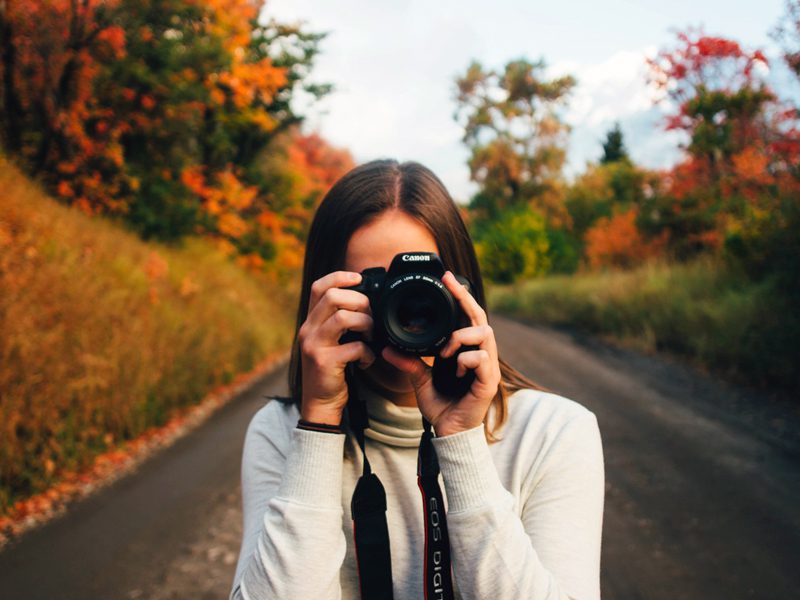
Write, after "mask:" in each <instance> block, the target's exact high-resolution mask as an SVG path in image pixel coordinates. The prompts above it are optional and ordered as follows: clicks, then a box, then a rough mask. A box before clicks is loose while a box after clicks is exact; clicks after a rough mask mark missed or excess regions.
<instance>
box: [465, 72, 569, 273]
mask: <svg viewBox="0 0 800 600" xmlns="http://www.w3.org/2000/svg"><path fill="white" fill-rule="evenodd" d="M545 69H546V67H545V63H544V61H543V60H540V61H537V62H529V61H527V60H525V59H519V60H514V61H511V62H509V63H508V64H506V65H505V67H504V68H503V69H502V70H491V69H485V68H484V67H483V66H482V65H481V64H480V63H478V62H473V63H472V64H471V65H470V66H469V67H468V69H467V71H466V73H465V74H464V75H463V76H462V77H459V78H458V79H457V81H456V101H457V106H458V108H457V111H456V113H455V115H454V116H455V118H456V120H457V121H458V122H459V123H460V124H461V125H462V126H463V128H464V136H463V141H464V143H465V144H466V146H467V147H468V148H469V151H470V158H469V163H468V164H469V169H470V177H471V179H472V180H473V181H475V182H476V183H477V184H478V186H479V191H478V193H477V194H475V196H474V197H473V198H472V200H471V202H470V207H469V208H470V212H471V215H472V218H471V223H472V230H473V234H474V236H475V238H476V242H477V243H478V244H479V247H481V248H482V257H483V264H484V265H485V266H486V267H487V268H488V269H489V271H491V272H492V273H495V276H496V277H499V278H500V279H501V280H504V281H510V280H513V279H516V278H517V277H520V276H531V275H533V274H540V273H542V272H544V271H546V270H547V269H549V268H550V267H551V266H552V264H553V261H552V260H551V257H550V256H548V254H552V252H553V248H560V247H562V246H560V245H559V244H558V243H556V244H553V243H552V242H558V241H559V240H555V239H553V240H548V239H546V238H545V239H544V241H543V242H542V241H541V239H540V235H539V234H540V233H541V232H540V230H539V226H540V225H542V226H543V227H544V229H543V230H542V231H543V232H548V231H549V230H550V229H551V228H559V227H565V226H567V219H568V215H567V214H566V211H565V210H564V207H563V203H562V191H563V181H562V173H561V171H562V167H563V164H564V160H565V155H566V151H565V146H566V135H567V131H568V128H567V126H566V125H565V124H564V123H563V121H562V120H561V118H560V116H559V114H558V110H559V108H560V107H561V106H562V105H563V103H564V102H565V100H566V96H567V94H568V93H569V91H570V89H571V88H572V87H573V85H574V84H575V81H574V79H573V78H572V77H569V76H564V77H557V78H554V79H549V78H547V77H546V75H545ZM498 223H503V224H504V226H506V227H509V228H513V229H514V231H516V232H521V231H527V232H529V233H530V235H531V236H532V237H531V238H530V240H528V241H524V242H523V240H525V239H526V238H525V235H522V234H520V235H513V236H512V235H511V234H509V236H508V237H507V238H506V239H505V240H502V239H501V238H502V235H503V234H502V231H501V229H499V227H500V226H499V225H498ZM534 231H536V232H537V233H535V234H534V233H533V232H534ZM542 235H544V233H542ZM512 242H513V243H517V242H519V247H512V245H513V244H512ZM509 244H512V245H509ZM492 253H496V255H492ZM555 262H556V264H561V262H560V261H559V260H558V259H557V260H556V261H555ZM489 265H491V267H489Z"/></svg>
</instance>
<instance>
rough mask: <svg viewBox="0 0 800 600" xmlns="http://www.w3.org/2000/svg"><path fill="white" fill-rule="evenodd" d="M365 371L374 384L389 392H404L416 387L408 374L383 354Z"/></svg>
mask: <svg viewBox="0 0 800 600" xmlns="http://www.w3.org/2000/svg"><path fill="white" fill-rule="evenodd" d="M363 373H364V375H365V376H366V377H367V378H369V380H370V381H371V382H372V383H373V384H374V385H376V386H379V387H381V388H383V389H385V390H387V391H389V392H393V393H396V394H404V393H407V392H409V391H413V389H414V386H412V385H411V382H410V381H409V380H408V376H407V375H406V374H405V373H403V371H401V370H400V369H398V368H397V367H395V366H394V365H393V364H391V363H389V362H386V360H385V359H384V358H383V357H381V356H377V357H376V358H375V362H373V363H372V365H370V367H369V368H368V369H364V371H363Z"/></svg>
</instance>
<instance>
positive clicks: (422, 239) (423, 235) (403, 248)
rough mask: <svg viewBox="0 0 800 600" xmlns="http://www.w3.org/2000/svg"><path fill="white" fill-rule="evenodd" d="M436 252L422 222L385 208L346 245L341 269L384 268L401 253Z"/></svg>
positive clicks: (403, 213) (358, 230)
mask: <svg viewBox="0 0 800 600" xmlns="http://www.w3.org/2000/svg"><path fill="white" fill-rule="evenodd" d="M412 251H418V252H436V253H437V254H438V252H439V248H438V246H437V244H436V240H435V239H434V237H433V235H432V234H431V232H430V231H429V230H428V228H427V227H425V225H423V224H422V223H420V222H419V221H417V220H416V219H414V218H413V217H411V216H410V215H408V214H407V213H405V212H403V211H400V210H389V211H386V212H384V213H382V214H381V215H379V216H378V217H377V218H375V219H373V220H372V221H370V222H369V223H366V224H365V225H362V226H361V227H359V228H358V229H357V230H356V231H355V232H354V233H353V235H352V236H350V240H349V241H348V244H347V251H346V253H345V264H344V269H345V270H346V271H357V272H358V271H363V270H364V269H366V268H369V267H383V268H384V269H388V268H389V265H390V264H391V262H392V259H393V258H394V257H395V255H397V254H399V253H401V252H412Z"/></svg>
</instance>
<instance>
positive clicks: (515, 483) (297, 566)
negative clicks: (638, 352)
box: [230, 160, 604, 600]
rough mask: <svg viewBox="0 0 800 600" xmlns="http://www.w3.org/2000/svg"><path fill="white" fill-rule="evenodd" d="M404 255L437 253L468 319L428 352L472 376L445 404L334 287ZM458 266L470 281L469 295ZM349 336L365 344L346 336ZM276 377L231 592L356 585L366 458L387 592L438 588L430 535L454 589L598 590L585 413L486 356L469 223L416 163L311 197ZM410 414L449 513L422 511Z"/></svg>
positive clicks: (367, 561)
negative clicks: (355, 413)
mask: <svg viewBox="0 0 800 600" xmlns="http://www.w3.org/2000/svg"><path fill="white" fill-rule="evenodd" d="M409 251H416V252H433V253H436V254H437V255H438V256H439V257H441V260H442V262H443V263H444V265H445V267H446V268H447V269H448V272H447V273H446V274H445V275H444V277H443V278H442V281H443V283H444V284H445V286H446V287H447V289H448V290H449V292H450V293H451V294H452V295H453V297H454V298H455V299H457V301H458V302H459V305H460V307H461V310H462V311H463V313H464V314H465V315H467V317H468V319H469V325H468V326H465V327H463V328H461V329H457V330H456V331H455V332H454V333H453V335H452V336H451V338H450V340H449V341H448V342H447V344H446V345H445V346H444V347H443V348H442V349H441V352H440V356H449V357H452V356H454V355H456V354H457V356H458V358H457V363H458V372H457V375H459V376H461V375H463V374H465V373H466V372H467V370H473V371H474V375H475V378H474V381H473V382H472V384H471V386H470V388H469V390H468V391H467V393H466V394H465V395H464V396H463V397H462V398H460V399H459V400H458V401H452V400H451V399H448V398H444V397H442V396H441V395H440V394H439V392H438V391H437V390H436V388H435V387H434V386H433V385H432V382H431V368H430V367H431V365H432V364H433V357H425V358H419V357H416V356H411V355H405V354H401V353H399V352H398V351H397V350H395V349H394V348H392V347H391V346H386V347H385V348H383V349H382V351H381V352H380V354H379V355H378V356H375V354H373V352H372V350H371V349H370V344H369V343H368V342H369V340H371V334H372V331H373V321H372V316H371V310H370V305H369V300H368V298H367V296H366V295H364V294H362V293H360V292H358V291H356V290H353V289H347V288H350V287H352V286H355V285H357V284H358V283H359V282H360V281H361V275H360V273H361V271H363V270H364V269H366V268H370V267H377V266H382V267H384V268H386V269H388V267H389V264H390V262H391V261H392V259H393V258H394V257H395V255H397V254H398V253H402V252H409ZM454 274H460V275H463V276H465V277H466V278H467V279H469V281H470V282H471V283H472V284H473V289H472V293H471V294H470V293H469V292H468V291H467V288H466V287H465V286H462V285H461V284H460V283H459V282H458V281H457V280H456V278H455V277H454ZM348 331H350V332H355V334H356V335H361V336H363V338H362V341H358V340H356V341H350V342H346V343H345V342H344V340H342V339H341V338H342V336H343V334H345V333H346V332H348ZM348 335H350V334H348ZM340 342H341V343H340ZM468 346H469V347H471V348H475V347H477V348H476V349H468V350H465V349H464V347H468ZM540 351H546V349H541V350H540ZM348 365H349V366H348ZM356 365H357V367H358V368H354V367H356ZM348 373H349V374H350V376H349V377H348V376H347V374H348ZM289 388H290V392H291V398H290V400H291V401H290V402H269V403H267V404H266V405H265V406H264V407H263V408H262V409H261V410H259V411H258V413H256V415H255V416H254V417H253V419H252V421H251V423H250V426H249V427H248V430H247V434H246V437H245V442H244V451H243V457H242V494H243V509H244V534H243V540H242V546H241V553H240V556H239V562H238V565H237V568H236V575H235V578H234V582H233V589H232V591H231V596H230V597H231V598H232V599H237V598H243V599H246V600H258V599H266V598H312V599H313V600H325V599H329V598H348V599H349V598H359V597H362V595H361V594H362V593H363V592H364V586H365V585H368V584H370V582H369V579H370V577H373V579H374V578H375V569H377V570H378V571H380V568H381V565H380V564H379V565H378V566H377V567H376V566H375V563H376V562H378V563H380V559H379V558H378V559H376V557H375V555H376V554H377V555H380V551H373V549H374V547H372V548H373V549H370V551H365V550H363V549H361V550H358V558H357V549H356V547H355V545H354V542H353V537H354V536H353V522H352V521H351V500H352V497H353V493H354V488H355V486H356V482H357V481H358V480H359V476H360V475H361V474H362V472H364V473H366V472H367V471H369V468H366V469H365V462H364V456H366V457H367V458H368V461H369V464H370V465H371V471H372V472H374V473H375V475H377V477H378V478H380V481H381V482H382V483H383V487H384V488H385V490H386V511H385V513H382V514H381V515H380V517H381V518H383V516H384V515H385V520H386V528H387V529H388V538H389V539H388V542H386V541H385V540H384V542H383V543H384V544H388V546H389V547H390V548H387V557H388V556H389V554H390V558H389V559H388V560H389V561H390V565H383V566H387V567H389V568H390V571H391V574H390V575H389V577H390V578H391V581H390V583H389V592H388V593H389V594H393V597H394V598H395V599H398V600H399V599H404V598H409V599H412V598H413V599H415V600H416V599H419V598H423V597H425V598H433V597H446V594H447V590H444V591H443V590H442V589H441V585H440V584H442V585H444V584H443V583H442V582H443V581H445V582H446V580H447V579H448V577H447V576H448V575H450V569H447V568H445V569H444V570H442V568H441V565H442V564H444V563H442V562H441V561H440V562H436V558H437V555H434V556H433V557H432V556H431V554H430V552H431V548H430V547H429V546H428V544H426V536H428V538H429V539H428V540H427V541H428V543H429V544H433V543H434V539H436V540H437V543H440V540H439V538H440V537H441V535H440V534H441V533H442V532H444V534H445V535H444V537H445V540H444V543H445V544H447V543H448V542H449V548H450V554H451V559H452V586H453V588H454V590H455V591H454V597H456V598H479V599H490V598H491V599H503V598H508V599H511V598H514V599H520V598H536V599H545V598H568V597H569V598H580V599H588V598H599V597H600V581H599V580H600V573H599V571H600V539H601V529H602V514H603V494H604V466H603V454H602V445H601V439H600V433H599V429H598V426H597V420H596V418H595V415H594V413H592V412H590V411H589V410H588V409H586V408H584V407H583V406H581V405H579V404H578V403H576V402H574V401H572V400H569V399H566V398H563V397H561V396H559V395H556V394H553V393H548V392H546V391H544V390H542V389H541V388H540V387H538V386H537V385H536V384H534V383H533V382H531V381H530V380H528V379H526V378H525V377H524V376H522V375H521V374H519V373H518V372H517V371H515V370H514V369H513V368H512V367H510V366H509V365H508V364H507V363H506V362H505V361H503V360H502V359H501V358H500V357H499V356H498V352H497V345H496V342H495V339H494V334H493V332H492V329H491V327H490V326H489V324H488V317H487V315H486V303H485V299H484V291H483V284H482V280H481V276H480V272H479V270H478V264H477V260H476V257H475V252H474V248H473V245H472V242H471V240H470V237H469V234H468V233H467V230H466V228H465V226H464V223H463V221H462V219H461V217H460V214H459V212H458V209H457V207H456V205H455V204H454V202H453V200H452V199H451V197H450V196H449V194H448V193H447V191H446V190H445V188H444V186H443V184H442V183H441V182H440V181H439V179H438V178H437V177H436V176H435V175H434V174H433V173H432V172H431V171H429V170H428V169H426V168H425V167H423V166H422V165H419V164H417V163H403V164H398V163H397V162H396V161H391V160H381V161H373V162H370V163H367V164H365V165H362V166H360V167H357V168H355V169H353V170H352V171H350V172H349V173H348V174H346V175H345V176H344V177H342V178H341V179H340V180H339V181H338V182H337V183H336V184H335V185H334V186H333V187H332V188H331V190H330V191H329V192H328V194H327V195H326V196H325V198H324V199H323V201H322V203H321V205H320V206H319V208H318V210H317V212H316V215H315V217H314V221H313V223H312V225H311V229H310V232H309V237H308V242H307V246H306V256H305V266H304V271H303V283H302V288H301V298H300V306H299V310H298V316H297V334H296V336H295V343H294V346H293V350H292V356H291V365H290V370H289ZM351 396H352V397H358V398H359V399H360V400H362V401H363V402H364V406H365V407H366V412H367V415H368V427H367V428H366V429H365V430H364V431H363V433H364V435H363V440H364V442H365V446H364V450H365V455H362V454H361V452H360V450H359V447H358V439H360V438H359V437H358V435H357V434H358V431H356V430H354V429H353V427H348V422H347V419H346V418H345V417H346V415H348V413H349V411H348V410H346V407H347V405H348V399H351ZM351 400H352V399H351ZM423 423H426V424H427V423H430V425H432V428H433V431H434V432H435V438H433V440H432V445H433V448H434V449H435V454H436V456H437V457H438V464H439V467H440V469H441V480H442V481H443V484H444V492H445V494H444V496H445V498H444V504H445V506H446V521H445V519H444V515H441V517H440V515H439V514H438V512H437V514H436V515H432V514H431V513H430V510H431V507H432V505H431V502H430V501H429V497H428V496H427V495H425V496H423V495H421V494H420V489H421V484H420V488H418V485H417V484H418V482H417V477H416V475H417V462H418V452H419V451H420V439H421V437H422V434H423ZM356 429H357V427H356ZM354 434H355V435H354ZM429 443H431V442H429ZM423 497H424V498H425V506H423V500H422V498H423ZM433 504H434V505H435V504H436V502H435V501H434V502H433ZM423 508H425V509H426V510H425V511H424V510H423ZM433 509H434V512H436V506H433ZM442 512H443V511H442ZM432 520H434V521H436V523H435V524H436V526H437V528H438V525H439V521H440V520H441V525H442V526H443V527H442V531H439V530H438V529H437V530H435V531H434V529H433V524H432V523H431V521H432ZM445 523H446V528H445V527H444V525H445ZM361 529H362V530H364V531H366V528H364V527H361ZM379 529H380V527H370V528H369V531H367V533H368V534H369V535H370V536H371V535H372V534H373V533H374V531H377V530H379ZM367 533H362V534H361V535H362V536H364V535H367ZM356 535H357V536H358V533H357V534H356ZM361 543H364V542H363V540H362V542H361ZM438 558H439V559H441V556H440V555H439V556H438ZM426 561H427V562H426ZM359 563H361V564H360V566H361V570H360V571H359ZM425 564H427V568H426V567H425V566H424V565H425ZM443 576H444V580H443ZM381 577H382V576H381ZM381 577H378V579H381ZM372 583H374V582H372ZM378 583H380V582H378ZM437 585H439V586H440V587H438V588H437V587H436V586H437ZM364 597H369V595H368V594H367V595H365V596H364ZM373 597H374V594H373Z"/></svg>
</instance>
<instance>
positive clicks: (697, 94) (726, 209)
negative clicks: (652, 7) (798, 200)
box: [648, 30, 789, 258]
mask: <svg viewBox="0 0 800 600" xmlns="http://www.w3.org/2000/svg"><path fill="white" fill-rule="evenodd" d="M649 65H650V81H651V83H652V84H654V85H655V87H656V88H657V89H658V90H660V91H661V93H662V98H669V99H670V100H671V105H672V106H674V107H675V109H674V111H673V112H671V113H670V114H668V115H667V119H666V122H665V128H666V129H667V130H677V131H683V132H684V133H685V135H686V138H687V143H686V144H685V145H684V149H685V152H686V158H685V160H684V161H683V162H682V163H681V164H679V165H678V166H676V167H675V169H674V170H673V171H672V172H671V173H670V174H669V176H668V178H667V180H666V183H667V188H666V190H665V194H664V195H663V196H660V197H656V198H654V202H653V203H652V204H653V205H652V206H651V207H650V210H649V211H648V213H649V214H651V215H656V217H655V218H653V219H651V220H650V223H649V226H650V227H651V229H661V228H667V229H669V230H670V238H671V240H672V247H673V251H674V252H675V254H676V256H678V257H679V258H687V257H690V256H692V255H694V254H696V253H697V252H702V251H706V250H720V249H721V248H722V246H723V243H724V241H725V238H726V235H727V232H729V231H731V230H733V229H735V228H736V227H737V226H738V225H737V224H738V223H740V222H741V220H742V219H743V218H744V217H745V213H746V211H747V204H748V202H747V199H748V196H752V189H751V188H752V184H753V182H752V181H750V182H747V181H745V179H743V178H742V177H741V176H740V171H741V168H742V165H743V164H744V163H745V162H748V161H749V160H751V159H752V158H753V157H755V156H756V155H762V156H764V157H765V158H766V160H767V162H771V163H773V166H774V167H775V168H777V169H779V170H781V169H783V170H785V169H786V168H788V164H789V162H788V161H787V159H789V157H788V156H786V155H783V156H782V155H780V154H779V153H775V152H773V150H774V149H775V146H773V142H776V141H777V139H776V135H777V137H781V136H782V135H783V134H780V135H778V132H779V129H780V127H779V126H776V117H777V118H778V119H781V118H782V117H780V115H781V114H783V112H784V111H782V110H781V109H780V108H779V106H778V103H777V98H776V96H775V94H774V92H773V91H772V90H771V89H770V88H769V86H768V85H767V84H766V81H765V79H764V74H765V72H766V67H767V66H768V62H767V59H766V57H765V56H764V54H763V53H762V52H761V51H760V50H753V51H749V50H746V49H744V48H742V47H741V46H740V45H739V44H738V43H737V42H735V41H733V40H729V39H726V38H722V37H715V36H708V35H706V34H704V33H703V32H702V31H701V30H690V31H688V32H680V33H678V34H677V45H676V46H675V47H673V48H668V49H664V50H662V51H661V52H659V53H658V54H657V56H656V57H654V58H653V59H651V60H650V61H649ZM756 195H759V194H756ZM760 196H761V197H764V196H763V195H760Z"/></svg>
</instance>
